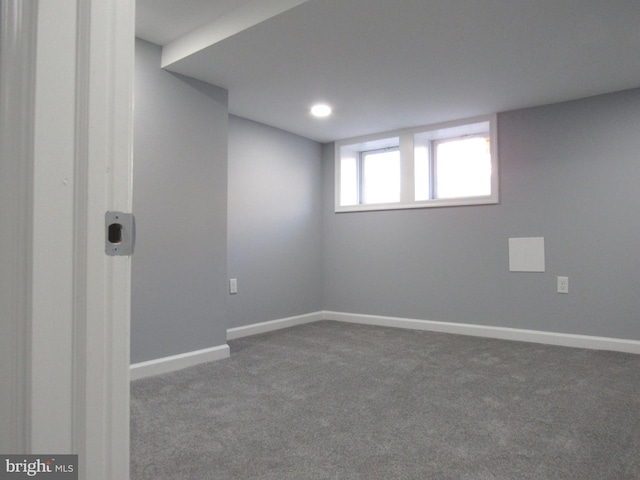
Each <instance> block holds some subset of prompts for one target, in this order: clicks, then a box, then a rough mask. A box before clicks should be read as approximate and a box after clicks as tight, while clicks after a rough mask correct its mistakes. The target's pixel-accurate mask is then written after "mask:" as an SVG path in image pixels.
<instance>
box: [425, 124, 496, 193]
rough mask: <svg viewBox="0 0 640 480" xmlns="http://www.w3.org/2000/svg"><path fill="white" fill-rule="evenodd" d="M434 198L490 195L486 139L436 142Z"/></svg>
mask: <svg viewBox="0 0 640 480" xmlns="http://www.w3.org/2000/svg"><path fill="white" fill-rule="evenodd" d="M435 174H436V175H435V177H436V192H435V193H436V198H459V197H480V196H485V195H490V194H491V149H490V144H489V137H485V136H479V137H472V138H457V139H451V140H442V141H438V142H435Z"/></svg>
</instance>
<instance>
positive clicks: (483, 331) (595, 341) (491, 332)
mask: <svg viewBox="0 0 640 480" xmlns="http://www.w3.org/2000/svg"><path fill="white" fill-rule="evenodd" d="M322 317H323V319H325V320H335V321H339V322H346V323H360V324H365V325H378V326H382V327H395V328H407V329H411V330H427V331H431V332H444V333H455V334H461V335H471V336H475V337H487V338H497V339H502V340H517V341H521V342H532V343H543V344H547V345H558V346H563V347H575V348H589V349H592V350H610V351H614V352H624V353H635V354H640V341H637V340H626V339H618V338H608V337H592V336H588V335H574V334H568V333H554V332H542V331H537V330H524V329H519V328H507V327H491V326H486V325H472V324H468V323H449V322H436V321H430V320H416V319H410V318H399V317H385V316H379V315H359V314H353V313H343V312H330V311H324V312H322Z"/></svg>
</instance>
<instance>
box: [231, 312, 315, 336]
mask: <svg viewBox="0 0 640 480" xmlns="http://www.w3.org/2000/svg"><path fill="white" fill-rule="evenodd" d="M322 313H323V312H314V313H307V314H306V315H297V316H295V317H287V318H280V319H278V320H271V321H268V322H261V323H253V324H251V325H246V326H244V327H235V328H229V329H228V330H227V340H234V339H236V338H242V337H248V336H250V335H257V334H259V333H266V332H272V331H274V330H280V329H282V328H288V327H294V326H296V325H303V324H305V323H312V322H317V321H318V320H323V316H322Z"/></svg>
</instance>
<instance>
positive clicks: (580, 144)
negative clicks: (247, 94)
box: [323, 90, 640, 340]
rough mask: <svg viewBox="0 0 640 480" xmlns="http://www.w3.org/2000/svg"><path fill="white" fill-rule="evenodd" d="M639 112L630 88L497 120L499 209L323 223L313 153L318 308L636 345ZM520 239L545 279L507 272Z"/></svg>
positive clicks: (336, 218) (328, 211)
mask: <svg viewBox="0 0 640 480" xmlns="http://www.w3.org/2000/svg"><path fill="white" fill-rule="evenodd" d="M639 112H640V90H632V91H625V92H620V93H616V94H611V95H604V96H598V97H593V98H589V99H584V100H579V101H573V102H567V103H561V104H556V105H551V106H544V107H539V108H531V109H526V110H519V111H513V112H507V113H502V114H500V115H499V117H498V122H499V148H500V151H499V155H500V168H501V201H500V204H499V205H489V206H469V207H451V208H438V209H417V210H400V211H383V212H358V213H341V214H335V213H334V212H333V193H334V180H333V175H334V154H333V145H325V146H324V149H323V157H324V162H323V182H324V199H323V210H324V214H323V222H324V223H323V239H324V245H323V284H324V298H323V308H324V309H326V310H335V311H343V312H353V313H360V314H377V315H389V316H398V317H407V318H417V319H425V320H439V321H447V322H463V323H470V324H484V325H494V326H505V327H515V328H524V329H532V330H544V331H551V332H564V333H574V334H584V335H596V336H610V337H619V338H627V339H636V340H638V339H640V297H639V293H640V291H639V286H640V250H639V245H640V226H639V220H640V214H639V213H638V212H640V194H639V192H640V189H639V187H638V181H639V180H640V153H639V152H640V113H639ZM528 236H543V237H545V247H546V272H545V273H510V272H509V271H508V248H507V247H508V238H509V237H528ZM559 275H560V276H568V277H569V288H570V291H569V294H568V295H560V294H557V293H556V277H557V276H559Z"/></svg>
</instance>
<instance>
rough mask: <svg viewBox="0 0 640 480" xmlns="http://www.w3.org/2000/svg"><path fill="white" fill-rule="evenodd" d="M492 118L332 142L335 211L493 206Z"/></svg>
mask: <svg viewBox="0 0 640 480" xmlns="http://www.w3.org/2000/svg"><path fill="white" fill-rule="evenodd" d="M496 136H497V135H496V128H495V115H492V116H489V117H483V118H479V119H473V120H468V121H462V122H454V123H453V122H452V123H448V124H443V125H435V126H431V127H421V128H414V129H409V130H403V131H401V132H390V133H387V134H380V135H372V136H368V137H361V138H356V139H350V140H343V141H340V142H337V143H336V212H349V211H359V210H386V209H400V208H425V207H442V206H452V205H475V204H487V203H497V202H498V169H497V167H498V164H497V152H496V142H495V138H496Z"/></svg>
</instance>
